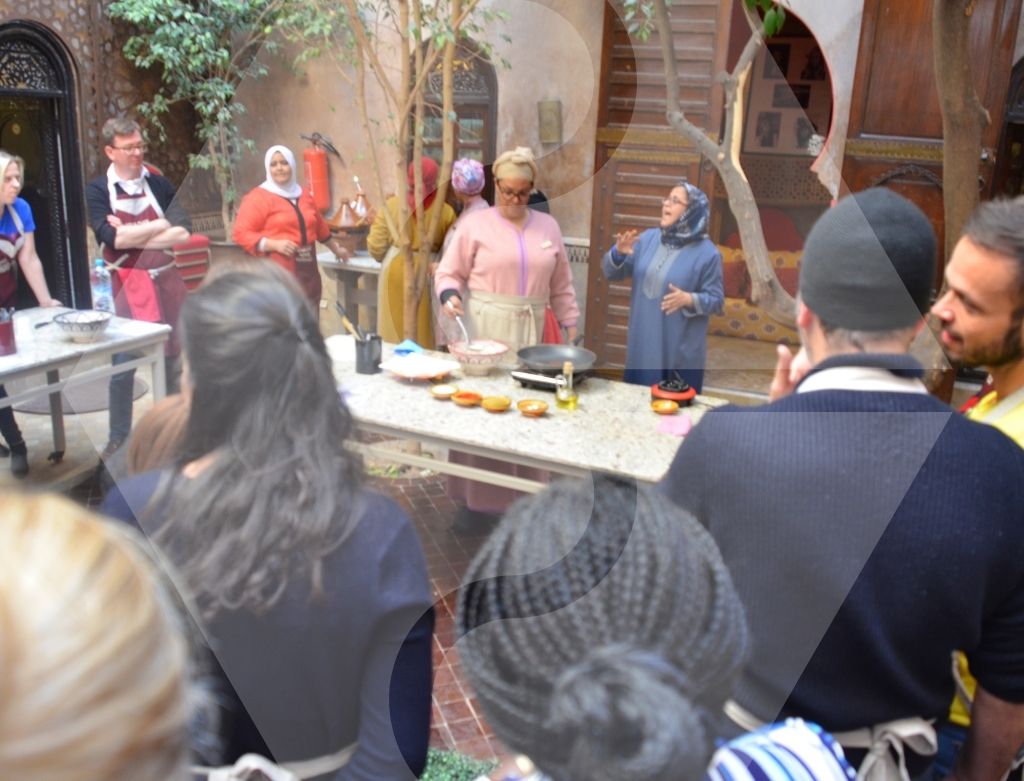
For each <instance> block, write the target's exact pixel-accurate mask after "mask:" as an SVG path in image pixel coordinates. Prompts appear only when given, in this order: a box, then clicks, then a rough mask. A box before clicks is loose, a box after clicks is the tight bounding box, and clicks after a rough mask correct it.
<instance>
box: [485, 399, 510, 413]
mask: <svg viewBox="0 0 1024 781" xmlns="http://www.w3.org/2000/svg"><path fill="white" fill-rule="evenodd" d="M480 406H481V407H483V408H484V409H485V410H487V411H488V412H504V411H505V410H507V409H508V408H509V407H511V406H512V399H510V398H509V397H508V396H484V398H483V400H482V401H481V402H480Z"/></svg>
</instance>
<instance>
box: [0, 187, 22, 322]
mask: <svg viewBox="0 0 1024 781" xmlns="http://www.w3.org/2000/svg"><path fill="white" fill-rule="evenodd" d="M6 208H7V211H8V213H9V214H10V215H11V217H12V218H13V220H14V232H13V233H0V306H3V307H8V306H14V295H15V293H16V292H17V290H18V253H19V252H20V251H21V247H22V245H23V244H24V243H25V226H24V225H23V224H22V222H21V218H20V217H18V213H17V212H16V211H15V210H14V206H8V207H6Z"/></svg>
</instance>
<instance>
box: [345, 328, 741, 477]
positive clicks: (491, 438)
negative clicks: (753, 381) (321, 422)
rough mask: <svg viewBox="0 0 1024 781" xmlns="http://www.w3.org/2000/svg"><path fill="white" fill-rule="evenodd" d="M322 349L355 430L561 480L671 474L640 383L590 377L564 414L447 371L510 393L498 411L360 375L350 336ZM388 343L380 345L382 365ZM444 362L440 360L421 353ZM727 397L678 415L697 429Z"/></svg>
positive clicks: (391, 457)
mask: <svg viewBox="0 0 1024 781" xmlns="http://www.w3.org/2000/svg"><path fill="white" fill-rule="evenodd" d="M327 348H328V351H329V352H330V355H331V358H332V360H333V362H334V376H335V378H336V379H337V380H338V383H339V385H340V386H341V389H342V392H343V394H344V396H345V400H346V403H347V404H348V406H349V409H350V410H351V411H352V414H353V416H354V417H355V420H356V424H357V425H358V427H359V428H360V429H362V430H364V431H369V432H374V433H378V434H384V435H387V436H393V437H398V438H404V439H413V440H418V441H420V442H423V443H425V444H431V445H437V446H441V447H445V448H452V449H455V450H459V451H462V452H465V453H471V454H473V455H478V456H486V457H488V458H492V459H497V460H499V461H504V462H507V463H511V464H521V465H524V466H532V467H537V468H539V469H544V470H547V471H549V472H554V473H556V474H559V475H568V476H574V477H583V476H586V475H589V474H591V473H592V472H594V471H603V472H609V473H611V474H616V475H621V476H628V477H634V478H636V479H638V480H642V481H644V482H648V483H654V482H657V481H658V480H659V479H661V477H662V476H663V475H664V474H665V472H667V471H668V468H669V466H670V465H671V463H672V459H673V457H674V456H675V453H676V450H677V449H678V448H679V443H680V442H681V441H682V440H681V438H680V437H678V436H674V435H672V434H666V433H662V432H659V431H658V428H659V426H660V425H661V423H662V422H663V418H662V416H659V415H657V414H655V413H654V412H653V411H652V410H651V408H650V401H651V397H650V390H649V389H648V388H644V387H641V386H638V385H628V384H626V383H622V382H611V381H608V380H602V379H599V378H597V377H589V378H588V379H587V380H586V381H585V382H583V383H582V384H580V385H579V386H578V391H579V406H578V407H577V408H576V409H575V410H571V411H570V410H563V409H560V408H558V407H557V406H556V405H555V398H554V394H553V393H550V392H547V391H543V390H531V389H528V388H522V387H520V386H519V384H518V383H517V382H516V381H515V380H513V379H512V378H511V377H510V376H509V374H508V370H507V368H506V369H504V370H503V369H494V370H493V371H492V372H491V374H489V375H487V376H485V377H463V376H462V375H461V370H457V371H456V372H454V373H453V375H452V378H451V380H450V381H451V382H453V383H454V384H456V385H458V386H459V387H460V388H462V389H465V390H475V391H478V392H480V393H482V394H483V395H484V396H488V395H502V396H508V397H509V398H511V399H512V409H510V410H509V411H507V412H503V413H499V414H495V413H490V412H487V411H486V410H484V409H483V408H482V407H471V408H465V407H459V406H457V405H456V404H455V403H454V402H451V401H438V400H437V399H435V398H434V397H433V396H431V394H430V383H429V382H426V381H409V380H402V379H399V378H396V377H395V376H393V375H392V374H390V373H388V372H386V371H382V372H380V373H379V374H357V373H356V371H355V340H354V339H353V338H352V337H351V336H349V335H347V334H344V335H342V334H339V335H336V336H331V337H329V338H328V339H327ZM392 351H393V345H388V344H385V345H384V350H383V352H384V359H385V360H387V358H388V357H390V356H391V355H392ZM428 354H429V355H433V356H435V357H438V358H445V359H449V360H450V359H451V356H449V355H446V354H443V353H428ZM526 398H535V399H542V400H544V401H546V402H548V405H549V407H548V411H547V414H545V415H544V416H543V417H541V418H527V417H524V416H523V415H521V414H520V413H519V411H518V410H516V409H515V404H516V402H517V401H519V400H521V399H526ZM725 403H726V402H725V400H723V399H716V398H711V397H707V396H698V397H697V398H696V399H695V401H694V404H693V405H692V406H691V407H689V408H685V409H684V410H681V411H680V413H679V414H680V415H684V414H685V415H688V416H689V417H690V418H691V420H692V421H693V422H694V423H696V422H697V421H698V420H699V419H700V417H701V416H702V415H703V414H704V413H705V412H706V411H707V410H708V409H711V408H712V407H717V406H721V405H723V404H725ZM361 449H362V450H364V451H366V452H369V453H371V454H372V455H374V456H375V457H379V458H382V459H385V460H388V461H392V462H395V463H403V464H409V465H411V466H417V467H423V468H429V469H433V470H435V471H439V472H447V473H449V474H455V475H458V476H460V477H469V478H472V479H474V480H480V481H481V482H487V483H492V484H494V485H503V486H505V487H508V488H515V489H517V490H520V491H529V492H535V491H538V490H540V489H541V488H543V484H541V483H538V482H536V481H532V480H524V479H522V478H519V477H516V476H513V475H508V474H503V473H499V472H491V471H487V470H481V469H479V468H476V467H469V466H465V465H460V464H453V463H449V462H438V461H437V460H436V459H430V458H426V457H424V456H421V455H416V454H410V453H400V452H396V451H393V450H390V449H387V450H385V449H382V448H375V447H374V446H372V445H371V446H362V447H361Z"/></svg>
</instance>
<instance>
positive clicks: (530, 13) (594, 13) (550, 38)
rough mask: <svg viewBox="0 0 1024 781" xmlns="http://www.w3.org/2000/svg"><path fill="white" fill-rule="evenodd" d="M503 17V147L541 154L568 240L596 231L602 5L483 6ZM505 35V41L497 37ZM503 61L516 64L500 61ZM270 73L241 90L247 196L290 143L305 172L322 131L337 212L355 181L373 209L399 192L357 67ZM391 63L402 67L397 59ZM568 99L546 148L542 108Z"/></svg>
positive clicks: (278, 63) (492, 0)
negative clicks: (252, 147)
mask: <svg viewBox="0 0 1024 781" xmlns="http://www.w3.org/2000/svg"><path fill="white" fill-rule="evenodd" d="M485 2H487V3H488V5H489V6H491V7H492V8H495V9H500V10H504V11H507V12H508V13H509V14H510V17H511V18H510V19H509V21H507V22H496V23H495V24H493V25H492V26H491V27H490V28H489V29H488V30H487V31H485V35H486V36H487V37H488V38H489V39H490V40H492V41H493V42H495V57H494V61H495V69H496V74H497V79H498V123H497V149H498V152H499V153H500V152H501V151H503V150H504V149H507V148H511V147H514V146H521V145H522V146H530V147H531V148H533V150H534V153H535V154H536V155H537V156H538V158H539V163H540V168H541V175H540V181H539V182H538V184H539V186H540V188H541V189H542V190H543V191H544V193H545V194H546V195H547V196H548V197H549V198H550V199H551V210H552V214H553V215H554V216H555V217H556V218H557V219H558V220H559V222H560V223H561V225H562V230H563V232H564V233H565V235H567V236H584V237H585V236H587V235H588V234H589V231H590V200H591V196H592V192H591V186H590V179H591V177H592V175H593V165H594V131H595V128H596V124H597V91H598V88H597V84H598V77H599V69H600V58H601V34H602V29H603V24H602V20H603V7H604V2H603V0H485ZM501 33H505V34H507V35H508V36H509V38H511V43H507V42H505V41H503V40H501V38H500V34H501ZM502 57H504V58H505V59H507V60H508V61H509V63H510V64H511V68H509V69H506V68H504V67H502V65H501V64H500V62H501V58H502ZM267 65H268V67H269V70H270V73H269V74H268V76H267V77H265V78H264V79H262V80H260V81H259V82H255V83H251V84H243V85H242V87H241V88H240V90H239V99H240V100H241V101H242V102H243V103H244V104H245V106H246V107H247V116H246V118H245V120H244V121H243V126H244V127H245V128H246V131H247V132H248V133H249V135H250V137H252V138H253V139H255V141H256V147H257V150H256V152H255V153H254V154H251V155H247V158H246V161H245V162H244V164H243V165H242V166H241V177H240V189H241V190H242V191H243V192H244V191H245V190H247V189H249V188H250V187H253V186H255V185H256V184H258V183H259V182H261V181H262V180H263V176H264V173H263V154H264V151H265V150H266V148H267V147H268V146H270V145H271V144H275V143H281V144H285V145H286V146H288V147H290V148H291V149H292V150H293V151H294V152H295V154H296V157H297V158H298V160H299V163H300V166H301V155H302V150H303V149H304V148H305V146H306V142H304V141H302V140H301V139H300V138H299V133H311V132H312V131H314V130H316V131H319V132H321V133H323V134H325V135H328V136H330V138H331V139H332V141H333V142H334V144H335V146H337V147H338V149H339V150H340V151H341V154H342V156H343V158H344V164H341V163H340V162H339V161H338V160H337V159H336V158H334V159H332V161H331V176H332V191H333V193H332V195H333V198H332V208H336V207H337V205H338V204H339V203H340V197H341V196H343V195H344V196H346V197H351V195H352V193H353V192H354V189H353V186H352V176H353V175H358V176H359V177H360V180H361V182H362V184H363V186H364V188H365V189H366V190H367V193H368V194H369V196H370V200H371V202H372V203H374V204H380V203H381V201H382V199H383V197H384V196H385V195H386V194H389V193H392V192H395V191H396V190H398V189H400V188H401V187H402V184H401V183H400V182H398V181H397V176H396V175H395V173H394V171H395V163H396V161H397V155H396V151H395V149H394V147H393V145H391V144H390V143H388V142H387V141H386V138H385V137H386V135H387V134H386V133H384V132H379V133H377V135H376V137H375V139H374V146H375V148H376V150H377V153H378V154H379V155H381V157H382V159H383V160H384V161H385V175H384V181H383V186H382V187H378V186H377V184H376V182H375V180H374V176H373V167H372V165H371V163H370V159H369V152H370V146H369V144H370V142H369V141H368V139H367V138H366V134H365V133H364V131H363V128H362V126H361V125H360V122H359V115H358V110H357V107H356V102H355V99H354V88H353V86H352V84H351V83H350V81H349V79H350V78H351V70H350V69H348V68H340V67H339V65H338V63H337V62H335V61H333V60H332V59H331V58H325V59H321V60H318V61H315V62H312V63H310V64H309V65H307V67H306V70H305V73H304V74H302V75H296V74H295V73H294V72H293V71H292V70H291V69H290V68H289V67H288V65H287V61H286V60H285V59H284V57H277V58H273V59H268V60H267ZM395 67H396V68H397V67H399V63H398V62H397V61H396V62H395ZM370 93H371V98H372V101H371V103H372V105H371V114H372V116H374V117H377V118H386V116H387V108H386V105H385V102H384V100H383V96H382V95H381V93H380V91H379V89H375V88H374V85H372V84H371V86H370ZM545 99H557V100H560V101H561V102H562V128H563V133H562V143H561V144H549V145H542V144H541V143H540V141H539V136H538V118H537V102H538V101H540V100H545Z"/></svg>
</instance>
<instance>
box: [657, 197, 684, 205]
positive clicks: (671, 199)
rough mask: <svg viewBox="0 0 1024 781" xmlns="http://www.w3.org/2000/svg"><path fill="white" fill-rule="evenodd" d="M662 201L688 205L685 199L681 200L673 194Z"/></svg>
mask: <svg viewBox="0 0 1024 781" xmlns="http://www.w3.org/2000/svg"><path fill="white" fill-rule="evenodd" d="M663 202H664V203H670V204H672V205H673V206H689V204H688V203H687V202H686V201H681V200H679V199H678V198H676V197H675V196H674V195H672V196H670V197H668V198H666V199H665V200H664V201H663Z"/></svg>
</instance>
